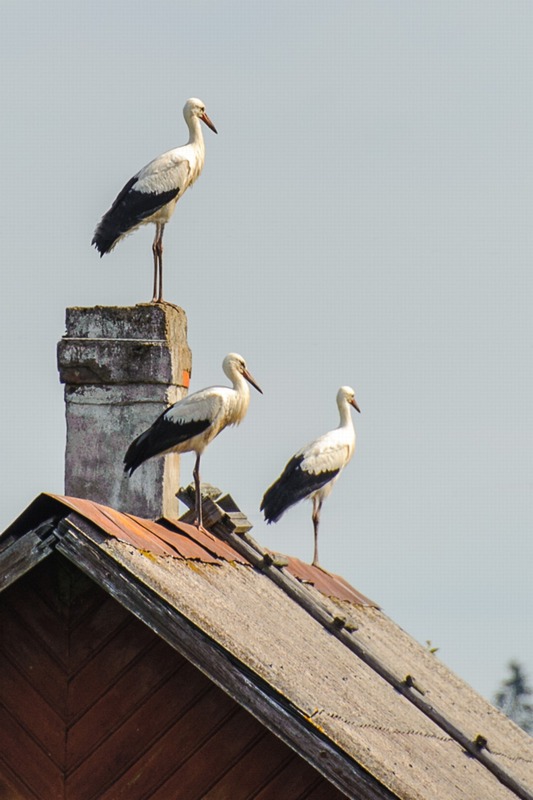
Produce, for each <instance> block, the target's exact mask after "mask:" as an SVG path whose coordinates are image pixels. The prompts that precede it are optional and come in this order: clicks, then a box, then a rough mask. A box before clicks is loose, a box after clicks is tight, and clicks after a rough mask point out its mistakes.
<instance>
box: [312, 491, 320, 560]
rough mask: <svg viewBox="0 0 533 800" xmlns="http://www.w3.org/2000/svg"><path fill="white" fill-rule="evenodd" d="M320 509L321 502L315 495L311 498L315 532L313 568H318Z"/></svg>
mask: <svg viewBox="0 0 533 800" xmlns="http://www.w3.org/2000/svg"><path fill="white" fill-rule="evenodd" d="M321 508H322V500H319V499H318V497H317V496H316V495H315V497H313V528H314V531H315V551H314V553H313V567H319V566H320V564H319V563H318V524H319V522H320V509H321Z"/></svg>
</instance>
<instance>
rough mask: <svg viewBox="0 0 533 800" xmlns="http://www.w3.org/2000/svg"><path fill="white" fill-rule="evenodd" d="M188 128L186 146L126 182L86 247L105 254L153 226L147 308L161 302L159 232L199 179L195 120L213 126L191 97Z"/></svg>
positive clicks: (201, 150) (201, 149) (200, 144)
mask: <svg viewBox="0 0 533 800" xmlns="http://www.w3.org/2000/svg"><path fill="white" fill-rule="evenodd" d="M183 116H184V117H185V122H186V123H187V127H188V128H189V141H188V142H187V144H186V145H183V147H176V148H175V149H174V150H169V151H168V152H167V153H163V155H160V156H158V157H157V158H154V160H153V161H150V163H149V164H147V165H146V166H145V167H143V168H142V169H141V170H139V172H137V174H136V175H134V176H133V178H131V179H130V180H129V181H128V182H127V184H126V185H125V186H124V188H123V189H122V191H121V192H120V193H119V194H118V196H117V197H116V199H115V202H114V203H113V205H112V206H111V208H110V209H109V211H107V212H106V213H105V214H104V216H103V217H102V219H101V220H100V222H99V224H98V226H97V228H96V230H95V232H94V236H93V240H92V242H91V244H94V246H95V247H96V249H97V250H98V252H99V253H100V256H103V255H104V253H109V252H110V251H111V250H112V249H113V248H114V247H115V245H116V244H117V243H118V242H119V241H120V240H121V239H122V238H123V237H124V236H126V235H127V234H128V233H132V232H133V231H134V230H136V229H137V228H138V227H139V226H140V225H146V224H147V223H149V222H153V223H154V225H155V238H154V242H153V244H152V252H153V255H154V292H153V297H152V302H153V303H161V302H162V300H163V231H164V230H165V225H166V223H167V222H168V221H169V219H170V217H171V216H172V214H173V213H174V209H175V208H176V203H177V202H178V200H179V198H180V197H181V196H182V195H183V193H184V192H185V191H186V190H187V189H188V188H189V186H192V185H193V183H194V182H195V180H196V179H197V178H198V176H199V175H200V173H201V171H202V168H203V166H204V160H205V145H204V137H203V135H202V126H201V125H200V120H202V121H203V122H205V124H206V125H208V126H209V127H210V128H211V130H212V131H214V132H215V133H216V132H217V130H216V128H215V126H214V125H213V123H212V122H211V120H210V119H209V117H208V116H207V114H206V111H205V105H204V104H203V103H202V101H201V100H198V98H196V97H191V98H189V100H187V102H186V103H185V105H184V107H183Z"/></svg>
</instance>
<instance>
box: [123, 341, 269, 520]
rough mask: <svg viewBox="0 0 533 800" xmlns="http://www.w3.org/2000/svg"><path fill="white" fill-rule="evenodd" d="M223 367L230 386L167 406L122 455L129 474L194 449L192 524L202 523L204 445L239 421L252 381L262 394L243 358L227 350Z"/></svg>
mask: <svg viewBox="0 0 533 800" xmlns="http://www.w3.org/2000/svg"><path fill="white" fill-rule="evenodd" d="M222 369H223V370H224V373H225V375H226V376H227V377H228V378H229V379H230V381H231V382H232V384H233V386H232V387H231V388H230V387H229V386H210V387H209V388H208V389H202V390H201V391H199V392H195V393H194V394H190V395H188V397H185V398H184V399H183V400H179V401H178V402H177V403H174V405H173V406H170V408H167V410H166V411H164V412H163V414H161V415H160V416H159V417H158V418H157V419H156V420H155V422H154V423H153V425H152V426H151V427H150V428H148V430H146V431H145V432H144V433H141V435H140V436H138V437H137V438H136V439H135V441H133V442H132V443H131V444H130V446H129V448H128V451H127V453H126V455H125V457H124V470H125V471H126V472H127V473H128V474H129V475H131V474H132V473H133V472H134V471H135V470H136V469H137V467H139V466H140V465H141V464H142V463H143V462H144V461H146V460H147V459H149V458H152V457H153V456H158V455H162V454H164V453H170V452H176V453H188V452H191V451H193V452H195V453H196V463H195V465H194V470H193V477H194V485H195V489H196V510H195V511H196V518H195V525H198V526H199V527H200V528H202V527H203V523H202V492H201V482H200V458H201V455H202V453H203V452H204V450H205V448H206V447H207V445H208V444H209V443H210V442H212V441H213V439H214V438H215V436H218V434H219V433H220V432H221V431H222V430H224V428H226V427H227V426H228V425H238V424H239V423H240V422H242V420H243V419H244V417H245V416H246V412H247V411H248V405H249V403H250V389H249V388H248V384H251V385H252V386H253V387H254V388H255V389H257V391H258V392H260V393H261V394H263V392H262V390H261V389H260V388H259V386H258V385H257V383H256V382H255V380H254V378H253V377H252V375H251V374H250V372H249V371H248V368H247V366H246V363H245V361H244V358H243V357H242V356H240V355H238V354H237V353H229V355H227V356H226V358H225V359H224V361H223V362H222Z"/></svg>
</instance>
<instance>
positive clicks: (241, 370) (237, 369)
mask: <svg viewBox="0 0 533 800" xmlns="http://www.w3.org/2000/svg"><path fill="white" fill-rule="evenodd" d="M222 369H223V370H224V373H225V374H226V375H227V376H228V378H229V379H230V381H234V380H235V378H236V377H237V376H238V375H242V377H243V378H245V379H246V380H247V381H248V383H250V384H251V385H252V386H253V387H254V389H257V391H258V392H260V393H261V394H263V390H262V389H260V388H259V386H258V385H257V383H256V382H255V380H254V379H253V377H252V375H251V374H250V372H249V371H248V369H247V367H246V361H245V360H244V358H243V357H242V356H240V355H239V354H238V353H229V354H228V355H227V356H226V358H225V359H224V361H223V362H222Z"/></svg>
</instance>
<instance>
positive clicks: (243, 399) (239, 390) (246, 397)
mask: <svg viewBox="0 0 533 800" xmlns="http://www.w3.org/2000/svg"><path fill="white" fill-rule="evenodd" d="M231 382H232V383H233V389H234V391H235V407H234V408H235V410H234V413H235V422H236V423H239V422H240V421H241V420H242V419H243V418H244V416H245V415H246V412H247V411H248V406H249V405H250V387H249V385H248V382H247V381H246V380H245V379H244V378H243V376H242V375H241V373H240V372H234V373H233V374H232V375H231Z"/></svg>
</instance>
